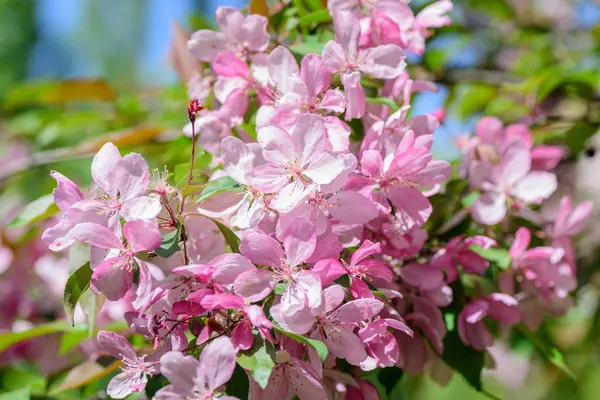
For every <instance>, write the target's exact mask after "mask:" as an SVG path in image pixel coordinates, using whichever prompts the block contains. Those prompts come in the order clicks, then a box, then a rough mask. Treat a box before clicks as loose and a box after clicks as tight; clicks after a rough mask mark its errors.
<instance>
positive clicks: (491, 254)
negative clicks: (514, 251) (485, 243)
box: [469, 245, 512, 269]
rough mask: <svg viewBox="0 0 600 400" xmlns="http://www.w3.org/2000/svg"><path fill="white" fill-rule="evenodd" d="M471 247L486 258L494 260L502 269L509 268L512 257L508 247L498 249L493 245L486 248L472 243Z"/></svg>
mask: <svg viewBox="0 0 600 400" xmlns="http://www.w3.org/2000/svg"><path fill="white" fill-rule="evenodd" d="M469 249H471V250H473V251H474V252H475V253H477V254H479V255H480V256H481V257H483V258H485V259H486V260H488V261H491V262H493V263H494V264H495V265H497V266H498V267H500V268H501V269H507V268H508V267H509V266H510V263H511V262H512V258H511V256H510V254H509V253H508V250H506V249H497V248H493V247H492V248H489V249H484V248H483V247H481V246H478V245H471V246H469Z"/></svg>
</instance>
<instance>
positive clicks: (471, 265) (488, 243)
mask: <svg viewBox="0 0 600 400" xmlns="http://www.w3.org/2000/svg"><path fill="white" fill-rule="evenodd" d="M474 245H475V246H480V247H481V248H483V249H489V248H490V247H492V246H495V245H496V242H495V241H494V240H492V239H490V238H488V237H485V236H473V237H469V238H466V239H465V238H463V237H462V236H459V237H456V238H454V239H452V240H450V241H449V242H448V244H447V245H446V247H445V248H444V249H442V250H440V251H438V252H437V253H436V254H435V256H434V257H433V259H432V263H433V264H434V265H436V266H438V267H439V268H442V269H444V270H445V271H446V276H447V278H446V279H447V281H448V282H454V281H455V280H456V278H457V277H458V266H459V265H460V266H462V268H463V269H464V270H465V271H466V272H470V273H472V274H478V275H482V276H483V274H484V273H485V271H486V270H487V268H488V265H489V262H488V261H487V260H486V259H485V258H483V257H481V256H480V255H479V254H477V253H475V252H474V251H473V250H471V246H474Z"/></svg>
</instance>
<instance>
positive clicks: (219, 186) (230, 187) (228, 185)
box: [196, 176, 242, 203]
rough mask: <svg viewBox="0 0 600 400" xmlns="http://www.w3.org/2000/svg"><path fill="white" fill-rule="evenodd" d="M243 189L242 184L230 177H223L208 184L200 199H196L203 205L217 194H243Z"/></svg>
mask: <svg viewBox="0 0 600 400" xmlns="http://www.w3.org/2000/svg"><path fill="white" fill-rule="evenodd" d="M241 191H242V188H241V187H240V184H239V183H237V182H236V181H234V180H233V179H232V178H231V177H229V176H223V177H221V178H218V179H215V180H213V181H210V182H208V183H207V184H206V185H205V186H204V190H203V191H202V193H200V196H199V197H198V199H196V202H197V203H201V202H203V201H204V200H206V199H208V198H209V197H211V196H214V195H215V194H219V193H224V192H241Z"/></svg>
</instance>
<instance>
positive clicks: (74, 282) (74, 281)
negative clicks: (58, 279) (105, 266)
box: [63, 262, 92, 324]
mask: <svg viewBox="0 0 600 400" xmlns="http://www.w3.org/2000/svg"><path fill="white" fill-rule="evenodd" d="M91 278H92V270H91V268H90V263H89V262H88V263H86V264H84V265H82V266H81V267H80V268H78V269H77V270H76V271H75V272H73V273H72V274H71V276H69V279H68V280H67V284H66V285H65V293H64V296H63V307H64V309H65V313H66V314H67V319H68V320H69V322H71V324H74V322H73V316H74V314H75V307H76V306H77V303H78V302H79V299H80V298H81V296H82V295H83V294H84V293H85V291H86V290H88V288H89V287H90V279H91Z"/></svg>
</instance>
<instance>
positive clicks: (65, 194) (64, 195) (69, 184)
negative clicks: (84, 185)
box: [50, 171, 83, 213]
mask: <svg viewBox="0 0 600 400" xmlns="http://www.w3.org/2000/svg"><path fill="white" fill-rule="evenodd" d="M50 176H51V177H52V178H54V179H55V180H56V183H57V187H56V189H54V191H53V192H52V194H53V195H54V202H55V203H56V205H57V206H58V208H60V210H61V211H62V212H63V213H66V212H67V210H69V208H71V206H72V205H73V204H75V203H77V202H78V201H80V200H83V193H81V190H79V188H78V187H77V185H76V184H75V183H73V181H71V180H70V179H69V178H67V177H65V176H64V175H62V174H60V173H58V172H56V171H52V172H50Z"/></svg>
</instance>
